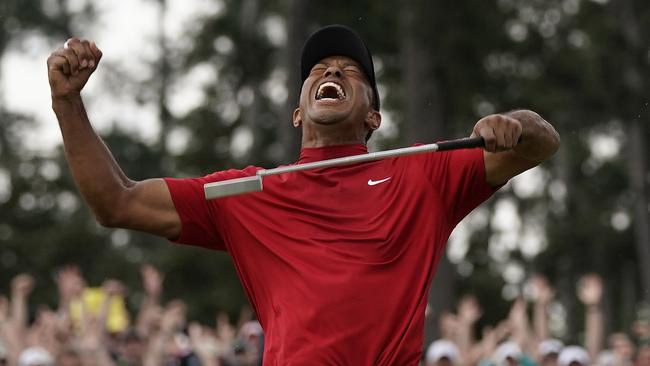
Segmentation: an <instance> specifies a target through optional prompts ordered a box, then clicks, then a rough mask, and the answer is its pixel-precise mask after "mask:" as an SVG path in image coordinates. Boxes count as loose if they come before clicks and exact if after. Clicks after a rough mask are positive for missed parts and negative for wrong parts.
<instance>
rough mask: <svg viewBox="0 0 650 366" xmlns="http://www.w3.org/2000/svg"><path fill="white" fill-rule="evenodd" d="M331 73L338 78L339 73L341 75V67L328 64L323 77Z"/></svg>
mask: <svg viewBox="0 0 650 366" xmlns="http://www.w3.org/2000/svg"><path fill="white" fill-rule="evenodd" d="M332 75H333V76H336V77H337V78H340V77H341V75H342V72H341V69H340V68H339V67H338V66H336V65H332V66H329V67H328V68H327V69H326V70H325V77H329V76H332Z"/></svg>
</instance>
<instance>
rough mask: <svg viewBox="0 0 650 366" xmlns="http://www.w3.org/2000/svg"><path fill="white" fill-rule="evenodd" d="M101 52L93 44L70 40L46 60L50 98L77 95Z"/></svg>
mask: <svg viewBox="0 0 650 366" xmlns="http://www.w3.org/2000/svg"><path fill="white" fill-rule="evenodd" d="M101 58H102V51H100V50H99V48H97V45H95V42H90V41H88V40H85V39H78V38H70V39H68V40H67V41H66V42H65V44H64V45H63V47H61V48H59V49H57V50H56V51H54V52H52V54H51V55H50V57H49V58H48V59H47V75H48V79H49V81H50V90H51V93H52V98H61V97H63V98H65V97H69V96H74V95H78V94H79V93H80V92H81V89H83V87H84V85H86V82H87V81H88V78H89V77H90V75H91V74H92V73H93V72H94V71H95V69H97V65H98V64H99V60H101Z"/></svg>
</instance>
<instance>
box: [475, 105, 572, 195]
mask: <svg viewBox="0 0 650 366" xmlns="http://www.w3.org/2000/svg"><path fill="white" fill-rule="evenodd" d="M472 136H481V137H483V138H484V139H485V150H484V158H485V178H486V181H487V183H488V184H490V185H491V186H498V185H500V184H503V183H505V182H507V181H508V180H509V179H510V178H512V177H514V176H516V175H517V174H519V173H522V172H524V171H526V170H528V169H530V168H533V167H535V166H537V165H538V164H540V163H541V162H543V161H544V160H546V159H548V158H550V157H551V156H552V155H553V154H555V152H556V151H557V149H558V148H559V147H560V135H559V134H558V133H557V131H556V130H555V128H553V126H552V125H551V124H550V123H548V122H546V121H545V120H544V119H543V118H542V117H541V116H540V115H539V114H537V113H535V112H533V111H529V110H516V111H512V112H507V113H503V114H492V115H489V116H486V117H483V118H481V119H480V120H479V121H478V122H477V123H476V125H474V129H473V131H472Z"/></svg>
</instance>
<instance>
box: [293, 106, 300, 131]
mask: <svg viewBox="0 0 650 366" xmlns="http://www.w3.org/2000/svg"><path fill="white" fill-rule="evenodd" d="M300 125H302V116H301V114H300V108H296V109H294V110H293V127H296V128H298V127H300Z"/></svg>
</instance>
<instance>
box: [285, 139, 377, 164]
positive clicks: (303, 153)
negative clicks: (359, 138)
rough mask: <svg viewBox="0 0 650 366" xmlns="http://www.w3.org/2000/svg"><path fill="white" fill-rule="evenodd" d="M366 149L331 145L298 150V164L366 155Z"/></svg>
mask: <svg viewBox="0 0 650 366" xmlns="http://www.w3.org/2000/svg"><path fill="white" fill-rule="evenodd" d="M367 153H368V147H367V146H366V145H364V144H348V145H332V146H323V147H303V148H302V149H301V150H300V158H299V159H298V162H297V163H298V164H304V163H311V162H313V161H320V160H326V159H335V158H340V157H343V156H350V155H361V154H367Z"/></svg>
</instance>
